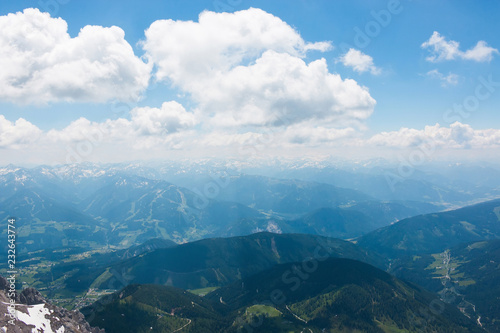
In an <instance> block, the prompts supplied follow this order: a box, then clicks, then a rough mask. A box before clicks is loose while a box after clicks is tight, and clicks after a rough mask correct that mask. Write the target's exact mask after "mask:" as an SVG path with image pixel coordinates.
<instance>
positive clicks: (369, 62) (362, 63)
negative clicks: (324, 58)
mask: <svg viewBox="0 0 500 333" xmlns="http://www.w3.org/2000/svg"><path fill="white" fill-rule="evenodd" d="M338 61H340V62H341V63H342V64H343V65H344V66H348V67H352V69H354V70H355V71H356V72H358V73H364V72H370V73H371V74H373V75H379V74H380V73H382V70H381V69H380V68H378V67H376V66H375V65H374V64H373V58H372V57H370V56H369V55H367V54H364V53H363V52H361V51H359V50H355V49H349V51H347V52H346V54H344V55H343V56H341V57H340V58H339V59H338Z"/></svg>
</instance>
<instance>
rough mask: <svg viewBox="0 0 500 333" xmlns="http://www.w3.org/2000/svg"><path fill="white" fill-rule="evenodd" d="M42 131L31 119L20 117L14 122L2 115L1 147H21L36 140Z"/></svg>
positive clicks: (0, 129) (0, 122)
mask: <svg viewBox="0 0 500 333" xmlns="http://www.w3.org/2000/svg"><path fill="white" fill-rule="evenodd" d="M41 133H42V131H41V130H40V129H39V128H38V127H36V126H35V125H33V124H32V123H30V122H29V121H27V120H25V119H23V118H19V119H17V120H16V121H15V122H14V123H13V122H11V121H9V120H7V119H5V117H4V116H3V115H0V148H19V147H22V146H25V145H26V144H30V143H32V142H35V141H36V140H37V139H38V138H39V137H40V135H41Z"/></svg>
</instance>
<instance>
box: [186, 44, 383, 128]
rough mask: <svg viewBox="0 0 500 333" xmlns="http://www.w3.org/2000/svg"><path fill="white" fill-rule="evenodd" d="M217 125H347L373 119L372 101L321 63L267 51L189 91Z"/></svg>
mask: <svg viewBox="0 0 500 333" xmlns="http://www.w3.org/2000/svg"><path fill="white" fill-rule="evenodd" d="M193 94H194V96H195V98H196V99H197V100H198V101H199V102H200V105H201V108H203V109H204V110H205V111H206V112H208V113H212V114H213V117H212V118H211V119H210V121H211V122H212V123H214V124H216V125H217V126H222V127H232V126H248V125H251V126H288V125H291V124H297V123H302V122H307V121H311V120H315V121H318V122H322V123H323V124H324V125H330V126H345V124H346V123H348V122H352V121H360V120H364V119H366V118H367V117H369V116H370V115H371V113H372V112H373V108H374V106H375V100H374V99H373V98H372V97H371V96H370V94H369V92H368V89H366V88H364V87H361V86H359V85H358V84H357V83H356V81H354V80H342V78H341V77H340V75H338V74H330V73H329V72H328V68H327V65H326V61H325V60H324V59H321V60H317V61H314V62H311V63H309V64H306V63H305V62H304V61H303V60H302V59H300V58H297V57H294V56H291V55H289V54H286V53H277V52H274V51H267V52H265V53H264V54H263V55H262V57H261V58H259V59H257V61H256V62H255V64H253V65H250V66H238V67H236V68H234V69H233V70H231V71H229V72H227V73H225V74H224V75H219V76H216V77H214V78H213V80H212V81H211V84H210V85H207V86H206V87H205V88H204V89H203V90H200V91H197V90H196V91H193Z"/></svg>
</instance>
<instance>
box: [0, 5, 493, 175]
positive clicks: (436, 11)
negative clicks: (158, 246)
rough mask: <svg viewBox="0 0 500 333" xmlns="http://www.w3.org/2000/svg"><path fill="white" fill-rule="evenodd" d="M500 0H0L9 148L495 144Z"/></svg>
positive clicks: (19, 156)
mask: <svg viewBox="0 0 500 333" xmlns="http://www.w3.org/2000/svg"><path fill="white" fill-rule="evenodd" d="M498 14H500V3H499V2H498V1H493V0H491V1H488V0H486V1H481V2H478V1H472V0H470V1H460V2H457V1H418V0H411V1H410V0H387V1H356V0H354V1H341V0H324V1H319V0H296V1H269V0H268V1H250V0H206V1H205V0H196V1H186V0H184V1H177V0H162V1H152V0H150V1H141V2H139V1H130V0H125V1H94V0H86V1H82V0H38V1H31V0H30V1H9V2H5V1H3V2H1V3H0V154H1V156H2V162H3V164H9V163H14V164H25V165H27V164H65V163H74V162H82V161H92V162H121V161H130V160H146V161H147V160H155V159H176V158H183V159H186V158H187V159H189V158H202V157H219V158H226V157H227V158H236V159H247V160H248V159H252V158H259V157H261V158H268V157H280V156H283V157H285V156H286V157H292V158H293V157H297V158H303V157H310V158H318V159H319V158H326V157H332V156H333V157H341V158H346V159H363V158H366V159H368V158H377V157H384V158H392V159H395V160H399V161H403V160H404V161H406V162H407V163H410V164H412V165H419V164H422V163H424V162H426V161H429V160H436V159H443V158H444V159H452V160H495V159H496V158H498V156H500V154H498V153H499V152H500V149H499V148H500V112H499V111H500V110H499V106H500V52H499V50H500V35H499V34H498V31H500V23H499V21H498V19H497V18H498Z"/></svg>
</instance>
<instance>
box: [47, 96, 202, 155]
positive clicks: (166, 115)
mask: <svg viewBox="0 0 500 333" xmlns="http://www.w3.org/2000/svg"><path fill="white" fill-rule="evenodd" d="M130 114H131V119H130V120H128V119H124V118H119V119H116V120H111V119H108V120H106V121H104V122H101V123H99V122H91V121H90V120H88V119H86V118H80V119H78V120H75V121H73V122H72V123H71V124H69V125H68V126H67V127H65V128H64V129H62V130H50V131H49V132H48V133H47V138H48V139H49V140H51V141H53V142H69V143H70V142H79V141H90V142H94V143H96V144H101V143H103V142H111V143H112V142H114V143H117V142H125V143H128V144H130V145H131V146H134V147H136V148H147V147H152V146H154V145H163V144H167V143H173V142H174V140H173V139H174V138H178V137H180V136H179V135H178V134H179V133H181V132H183V131H188V130H190V129H191V128H193V127H194V126H195V125H196V124H197V121H196V118H195V116H194V115H193V114H192V113H190V112H188V111H186V110H185V109H184V107H183V106H182V105H181V104H179V103H177V102H175V101H170V102H165V103H163V104H162V106H161V108H151V107H143V108H135V109H132V110H131V112H130ZM167 146H168V145H167Z"/></svg>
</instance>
